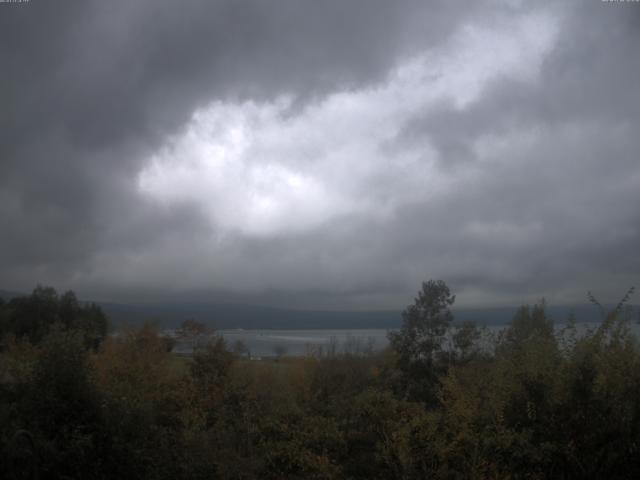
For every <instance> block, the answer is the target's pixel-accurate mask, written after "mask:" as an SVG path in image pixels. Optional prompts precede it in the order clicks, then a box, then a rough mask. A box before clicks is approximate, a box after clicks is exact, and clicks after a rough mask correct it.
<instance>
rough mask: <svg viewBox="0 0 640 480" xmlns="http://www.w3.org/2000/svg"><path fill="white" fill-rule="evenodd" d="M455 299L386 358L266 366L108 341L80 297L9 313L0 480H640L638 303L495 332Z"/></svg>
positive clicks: (146, 343) (226, 355) (218, 342)
mask: <svg viewBox="0 0 640 480" xmlns="http://www.w3.org/2000/svg"><path fill="white" fill-rule="evenodd" d="M454 299H455V297H454V296H453V295H452V294H451V292H450V291H449V288H448V287H447V286H446V284H444V283H443V282H441V281H429V282H426V283H424V284H423V285H422V288H421V290H420V292H419V293H418V297H417V298H416V299H415V302H414V304H412V305H410V306H408V307H407V309H406V310H405V311H404V312H403V325H402V328H401V329H400V330H398V331H396V332H391V333H390V334H389V339H390V346H389V348H388V349H387V350H385V351H383V352H370V351H367V350H366V349H361V348H359V346H358V345H357V344H352V345H349V346H346V347H345V348H342V349H333V350H330V351H325V352H318V353H317V354H315V355H309V356H307V357H304V358H288V357H284V358H280V359H272V360H265V361H250V360H248V359H246V358H245V357H244V356H241V355H239V354H238V353H234V352H233V351H232V350H233V349H232V348H230V347H229V346H227V345H226V344H225V342H224V341H223V340H222V339H221V338H219V337H216V336H213V337H211V340H210V342H208V343H207V344H206V346H202V347H200V348H198V349H197V351H196V352H195V354H194V356H193V357H192V358H185V357H180V356H177V355H175V354H173V353H171V342H170V341H168V340H167V339H166V338H164V337H162V336H161V335H160V334H159V332H158V331H157V330H156V329H155V328H154V327H153V326H152V325H145V326H143V327H140V328H135V329H130V330H127V331H121V332H117V334H109V331H108V322H107V318H106V317H105V315H104V314H103V313H102V311H101V310H100V308H99V307H97V306H95V305H87V304H83V303H81V302H79V301H78V300H77V299H76V297H75V295H74V294H73V293H71V292H69V293H65V294H63V295H58V294H57V293H56V292H55V290H53V289H50V288H42V287H38V288H36V289H35V290H34V291H33V293H32V294H31V295H30V296H26V297H20V298H15V299H13V300H10V301H8V302H2V301H0V348H1V351H0V426H1V431H0V459H1V463H0V477H1V478H60V479H94V478H95V479H98V478H131V479H134V478H135V479H181V478H184V479H198V478H203V479H204V478H207V479H212V478H220V479H423V478H496V479H507V478H528V479H534V478H640V451H639V449H640V345H639V344H638V341H637V339H636V338H635V337H634V336H633V334H632V333H631V331H630V322H631V319H632V314H631V311H630V310H629V309H628V308H627V307H626V306H625V304H626V301H627V300H628V296H627V297H625V299H623V301H621V303H620V304H619V305H618V306H617V307H615V308H614V309H612V310H611V311H608V312H605V311H604V309H603V315H602V323H601V324H600V325H599V326H598V327H597V328H594V329H592V330H588V331H586V332H585V331H583V330H582V329H580V328H578V327H577V326H576V325H575V324H574V323H573V322H572V321H569V322H568V324H567V326H566V327H564V328H562V329H559V328H555V327H554V325H553V322H552V321H551V319H550V318H548V317H547V315H546V313H545V307H544V303H542V304H541V305H536V306H533V307H528V306H523V307H522V308H520V309H519V310H518V311H517V313H516V315H515V317H514V318H513V321H512V322H511V324H510V325H509V326H508V327H507V328H506V329H505V330H504V331H503V332H502V333H500V334H499V335H497V336H495V337H491V336H490V335H489V334H488V333H487V332H483V331H482V330H480V329H478V328H476V327H475V326H474V325H473V324H470V323H465V324H462V325H459V324H456V323H455V319H454V318H453V315H452V314H451V310H450V308H451V306H452V305H453V303H454ZM591 299H592V301H593V302H594V303H595V304H596V305H595V307H598V306H599V304H598V303H597V301H596V300H595V298H593V297H591ZM595 307H594V308H595ZM562 320H566V319H562Z"/></svg>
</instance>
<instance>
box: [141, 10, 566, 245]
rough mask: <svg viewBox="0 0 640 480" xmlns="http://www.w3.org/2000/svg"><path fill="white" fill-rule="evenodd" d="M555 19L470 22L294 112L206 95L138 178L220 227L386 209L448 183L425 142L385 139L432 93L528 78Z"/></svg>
mask: <svg viewBox="0 0 640 480" xmlns="http://www.w3.org/2000/svg"><path fill="white" fill-rule="evenodd" d="M557 29H558V23H557V20H555V19H554V17H552V16H551V15H549V14H547V13H544V12H542V13H540V12H538V13H535V14H530V15H527V16H524V17H522V18H521V19H520V20H518V21H516V22H513V21H512V19H511V18H510V19H509V20H507V19H494V20H493V21H492V22H491V23H490V24H483V25H467V26H465V27H464V28H462V29H461V30H460V31H459V32H458V33H457V35H455V36H454V37H453V38H452V40H451V41H450V42H449V43H448V44H446V45H444V46H443V47H441V48H439V49H436V50H429V51H427V52H425V53H424V54H423V55H421V56H418V57H414V58H411V59H409V60H408V61H406V62H404V63H402V64H400V65H399V66H398V68H397V69H396V70H395V71H393V72H391V73H390V74H389V76H388V78H387V81H386V82H385V83H384V84H381V85H378V86H376V87H369V88H366V89H362V90H357V91H342V92H337V93H334V94H332V95H329V96H327V97H325V98H323V99H322V100H321V101H318V102H316V103H312V104H309V105H307V106H306V107H305V108H304V109H303V110H301V111H298V112H294V113H291V112H292V110H291V103H292V99H291V98H286V97H283V98H279V99H277V100H275V101H273V102H265V103H256V102H244V103H237V104H236V103H225V102H214V103H212V104H210V105H208V106H206V107H203V108H201V109H199V110H198V111H197V112H195V113H194V115H193V117H192V119H191V121H190V122H189V124H188V125H187V126H186V128H185V129H184V130H183V131H182V132H180V133H179V134H177V135H176V136H175V137H174V138H172V139H171V140H170V141H169V142H168V143H167V144H166V145H165V147H164V148H163V149H162V150H161V151H159V152H157V153H156V154H155V155H154V156H153V158H151V159H150V161H149V163H148V165H147V166H146V167H145V168H144V169H143V170H142V171H141V172H140V174H139V179H138V180H139V188H140V191H141V192H142V193H144V194H145V195H147V196H149V197H151V198H153V199H156V200H157V201H159V202H161V203H164V204H173V203H176V202H187V203H191V204H196V205H198V206H199V207H200V208H201V209H202V210H203V211H204V212H206V214H207V216H208V217H209V218H210V220H211V222H212V225H213V226H215V227H216V228H217V230H218V231H222V232H224V231H234V232H240V233H242V234H245V235H257V236H264V235H272V234H279V233H286V232H289V231H293V232H295V231H305V230H308V229H310V228H314V227H317V226H320V225H321V224H322V223H323V222H326V221H328V220H331V219H334V218H336V217H339V216H343V215H350V214H356V215H367V216H373V217H376V216H378V217H384V216H387V215H393V213H394V211H395V210H396V209H397V208H398V206H401V205H404V204H406V203H408V202H416V201H418V202H420V201H428V199H429V198H430V197H432V196H434V195H438V194H439V193H441V192H445V191H447V190H448V189H450V188H452V185H453V183H454V179H453V178H452V177H450V176H447V175H445V174H444V173H442V172H441V171H439V170H438V168H437V164H436V162H437V160H438V158H437V157H438V154H437V151H436V150H435V149H433V148H430V147H429V145H425V144H424V143H423V144H421V145H420V146H419V147H416V146H414V147H410V146H405V147H403V148H396V147H393V148H389V145H390V144H392V143H393V140H394V138H395V137H396V135H397V134H398V132H399V130H400V129H401V128H402V127H403V125H404V124H405V123H406V122H407V121H408V120H409V119H410V118H411V117H412V116H414V115H416V114H417V113H420V112H422V111H425V110H428V109H429V108H430V106H432V105H434V104H435V103H436V102H442V101H449V102H453V104H454V105H455V107H456V108H458V109H464V108H465V107H466V106H468V105H469V104H471V103H472V102H474V101H475V100H476V99H478V97H479V96H480V95H481V93H482V91H483V89H484V88H485V87H486V86H487V85H488V84H489V83H490V82H491V81H492V80H495V79H501V78H512V79H516V80H518V81H533V80H535V77H536V74H537V72H538V70H539V68H540V66H541V62H542V60H543V59H544V57H545V54H547V53H548V52H549V50H550V49H551V48H552V46H553V44H554V40H555V37H556V33H557Z"/></svg>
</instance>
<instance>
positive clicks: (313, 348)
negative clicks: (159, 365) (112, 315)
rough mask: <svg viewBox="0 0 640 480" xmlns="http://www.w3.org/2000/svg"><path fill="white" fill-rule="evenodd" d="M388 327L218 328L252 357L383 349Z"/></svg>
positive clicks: (185, 350)
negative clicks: (309, 328) (310, 328)
mask: <svg viewBox="0 0 640 480" xmlns="http://www.w3.org/2000/svg"><path fill="white" fill-rule="evenodd" d="M597 326H598V324H597V323H593V322H585V323H578V324H576V330H577V332H578V334H580V333H581V332H585V331H586V330H587V329H594V328H597ZM505 327H506V326H505V325H490V326H487V327H485V328H486V330H485V334H486V335H485V340H484V342H486V344H487V345H490V339H489V338H486V336H487V335H488V336H489V337H490V336H495V335H497V334H498V333H499V332H500V331H501V330H503V329H504V328H505ZM564 327H565V324H563V323H557V324H556V330H557V331H560V330H561V329H562V328H564ZM630 327H631V329H632V331H633V332H634V333H635V334H636V335H638V334H639V333H640V326H638V324H637V323H631V324H630ZM387 332H389V330H386V329H353V330H339V329H335V330H328V329H327V330H242V329H234V330H218V331H217V332H216V333H217V334H219V335H222V337H223V338H224V339H225V341H226V342H227V346H228V348H229V349H232V350H233V348H234V345H235V344H236V343H237V342H238V341H241V342H242V343H243V344H244V345H245V346H246V348H247V350H248V354H249V355H250V356H251V357H254V358H255V357H273V356H278V355H292V356H301V355H307V354H319V353H327V352H331V351H333V352H344V351H348V352H351V353H363V352H368V351H378V350H382V349H383V348H385V347H386V346H387V345H388V344H389V340H388V339H387ZM192 349H193V344H192V342H190V341H179V342H178V343H177V344H176V346H175V348H174V350H173V351H174V352H175V353H179V354H190V353H191V352H192Z"/></svg>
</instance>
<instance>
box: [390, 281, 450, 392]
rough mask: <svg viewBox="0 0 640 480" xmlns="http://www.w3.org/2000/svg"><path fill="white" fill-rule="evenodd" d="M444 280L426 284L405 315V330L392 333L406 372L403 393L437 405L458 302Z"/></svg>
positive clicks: (403, 316) (398, 359) (392, 341)
mask: <svg viewBox="0 0 640 480" xmlns="http://www.w3.org/2000/svg"><path fill="white" fill-rule="evenodd" d="M455 298H456V297H455V295H452V294H451V291H450V290H449V287H448V286H447V284H446V283H445V282H443V281H442V280H429V281H428V282H423V283H422V289H421V290H420V291H419V292H418V296H417V297H416V299H415V301H414V304H413V305H409V306H408V307H407V308H406V309H405V310H404V312H402V319H403V323H402V327H401V328H400V330H399V331H397V332H389V335H388V337H389V342H390V343H391V348H392V349H393V351H394V352H395V354H396V357H397V366H398V368H399V370H400V371H401V372H402V374H403V375H402V377H403V378H402V380H403V381H402V382H401V383H402V385H401V386H400V388H401V389H403V390H404V393H405V395H406V396H408V397H414V398H415V399H420V400H424V401H427V402H429V401H435V400H436V397H435V389H434V387H435V385H436V384H437V377H438V373H441V370H442V362H441V360H442V358H441V357H442V355H440V354H441V353H442V347H443V344H444V342H445V340H446V337H447V333H448V332H449V329H450V327H451V323H452V321H453V314H452V313H451V309H450V307H451V305H453V303H454V301H455Z"/></svg>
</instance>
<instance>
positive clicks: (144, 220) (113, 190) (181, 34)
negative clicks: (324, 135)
mask: <svg viewBox="0 0 640 480" xmlns="http://www.w3.org/2000/svg"><path fill="white" fill-rule="evenodd" d="M449 10H450V8H448V7H447V5H446V4H443V5H440V6H439V5H437V4H434V5H431V6H429V7H428V8H426V7H425V6H422V5H421V4H420V2H405V3H404V4H403V5H400V4H395V5H391V4H390V3H389V2H347V3H345V2H322V4H321V5H320V4H319V3H318V2H312V3H308V4H306V5H305V4H302V3H300V2H280V1H279V2H246V1H236V0H234V1H222V2H205V1H187V2H181V3H180V5H179V6H178V5H177V4H176V3H175V2H169V1H160V2H157V1H154V2H119V1H115V2H102V1H100V2H97V1H94V2H85V1H62V2H44V1H38V0H33V1H32V2H30V3H29V4H28V5H2V10H1V11H0V32H2V33H1V38H2V42H0V61H1V65H2V70H3V74H2V76H3V79H4V81H3V85H2V89H0V104H1V105H3V108H2V109H3V113H2V137H3V141H2V143H1V145H0V157H1V158H2V176H0V187H1V188H2V200H3V204H4V208H3V210H2V213H3V217H2V220H4V222H3V223H4V225H5V227H6V228H5V232H8V233H7V234H4V235H3V236H2V244H1V245H0V252H1V253H0V255H2V257H1V258H2V261H3V264H4V265H6V266H8V267H16V268H18V269H20V267H22V268H23V269H25V270H27V271H29V270H31V269H33V268H45V269H46V268H49V267H52V268H54V269H57V268H59V267H62V266H66V267H67V268H69V269H71V270H73V269H74V268H76V266H77V265H78V264H79V263H81V262H82V261H83V260H87V259H88V258H89V257H91V256H92V255H93V254H94V253H95V252H96V247H102V244H103V243H104V241H105V238H107V239H110V238H111V236H112V234H113V232H112V230H113V229H115V230H118V229H122V227H121V219H122V218H123V217H125V218H126V217H127V216H128V215H129V213H130V212H129V211H128V210H130V209H131V208H135V209H141V211H140V212H137V213H135V214H134V216H136V217H137V218H139V219H140V220H141V225H140V226H136V225H127V232H129V233H130V234H131V235H132V236H133V237H134V238H131V239H130V240H131V241H132V242H133V243H136V237H140V236H142V237H146V240H147V241H150V240H151V239H153V237H154V236H156V235H158V236H161V235H162V232H163V231H164V230H166V229H169V230H170V229H171V228H173V224H174V223H175V220H170V221H169V224H168V225H166V224H165V223H164V222H163V221H162V219H163V215H166V212H164V213H160V214H159V213H158V212H151V211H149V210H150V208H151V207H150V206H148V205H147V206H140V205H135V206H133V207H132V205H133V204H134V203H139V201H132V199H131V198H129V197H131V196H132V195H133V194H132V193H131V191H130V190H131V188H132V187H131V179H132V177H134V176H135V175H136V173H137V169H138V166H139V163H140V162H141V161H142V159H143V153H144V152H146V151H147V150H149V149H150V148H152V147H153V146H155V145H157V143H158V142H159V141H160V140H161V139H162V138H163V137H164V135H165V134H166V133H167V132H172V131H173V130H175V129H176V128H177V127H178V126H180V125H181V124H182V123H184V122H185V121H186V119H187V118H188V117H189V115H190V114H191V112H192V111H193V109H194V108H195V106H197V105H198V104H199V103H201V102H203V101H205V100H206V101H209V100H211V99H213V98H225V97H228V96H232V97H233V96H235V97H237V96H244V97H247V96H251V97H258V98H260V97H269V96H271V95H273V94H276V93H282V92H293V93H296V94H299V95H303V96H308V95H321V94H322V92H324V91H326V90H327V89H331V88H335V87H336V86H338V85H340V86H342V85H351V84H354V85H355V84H357V85H359V84H361V83H363V82H371V81H375V80H376V78H377V77H378V76H379V75H381V74H383V73H384V72H385V71H386V69H388V68H389V66H390V65H392V64H393V63H394V61H395V57H396V55H398V54H401V53H403V52H404V51H410V50H411V49H412V48H415V44H414V43H412V40H413V39H412V38H411V37H412V36H417V37H425V38H426V37H429V38H431V39H435V38H438V37H439V36H440V35H442V34H446V32H447V29H448V28H450V25H451V24H452V23H453V22H456V21H458V20H459V18H458V15H455V12H450V11H449ZM413 15H418V17H419V18H421V19H427V22H428V25H429V27H430V28H428V29H426V30H428V31H427V32H426V34H425V33H424V32H423V31H422V30H423V27H424V25H421V24H418V23H416V22H415V21H414V20H412V18H413ZM412 23H413V25H412ZM145 209H146V210H145ZM150 216H151V217H153V216H156V217H158V219H156V220H149V219H148V217H150ZM196 216H197V214H196ZM190 217H193V215H190ZM165 220H166V219H165ZM126 222H129V223H132V222H133V221H132V220H126ZM126 222H125V223H126ZM196 224H197V222H196ZM191 228H193V226H192V227H191ZM122 234H124V232H121V233H120V234H115V235H116V236H118V235H122ZM26 276H27V277H29V275H26ZM52 279H55V275H54V276H53V277H52ZM11 280H12V277H11V276H8V277H6V278H3V281H5V282H11Z"/></svg>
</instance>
